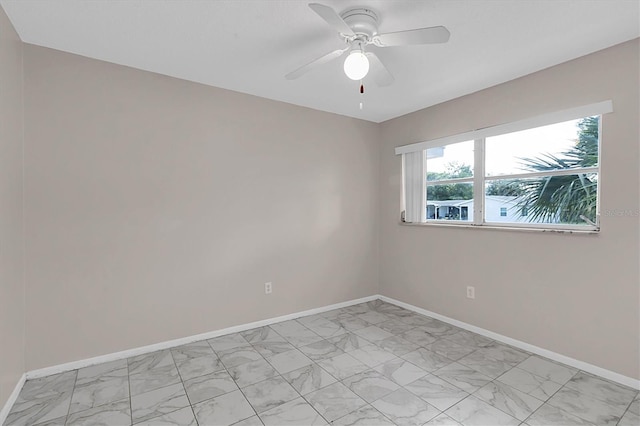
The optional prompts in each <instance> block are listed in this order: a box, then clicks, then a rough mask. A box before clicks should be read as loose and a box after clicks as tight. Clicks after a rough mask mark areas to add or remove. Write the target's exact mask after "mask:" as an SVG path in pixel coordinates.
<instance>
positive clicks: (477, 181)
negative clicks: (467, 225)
mask: <svg viewBox="0 0 640 426" xmlns="http://www.w3.org/2000/svg"><path fill="white" fill-rule="evenodd" d="M484 145H485V139H484V138H481V139H476V140H474V145H473V146H474V148H473V157H474V158H473V163H474V164H473V224H474V225H482V224H483V223H484V168H485V167H484Z"/></svg>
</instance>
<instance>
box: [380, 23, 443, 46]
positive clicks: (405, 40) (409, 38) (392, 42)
mask: <svg viewBox="0 0 640 426" xmlns="http://www.w3.org/2000/svg"><path fill="white" fill-rule="evenodd" d="M450 35H451V34H450V33H449V30H447V29H446V28H445V27H429V28H419V29H417V30H408V31H398V32H395V33H386V34H378V35H377V36H375V37H374V43H375V44H376V46H380V47H390V46H405V45H408V44H433V43H446V42H447V41H449V36H450Z"/></svg>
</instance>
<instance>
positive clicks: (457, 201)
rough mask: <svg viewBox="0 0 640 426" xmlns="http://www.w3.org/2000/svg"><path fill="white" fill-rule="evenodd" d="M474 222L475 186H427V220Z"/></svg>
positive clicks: (463, 184)
mask: <svg viewBox="0 0 640 426" xmlns="http://www.w3.org/2000/svg"><path fill="white" fill-rule="evenodd" d="M430 219H431V220H434V219H438V220H461V221H473V184H472V183H454V184H448V185H427V220H430Z"/></svg>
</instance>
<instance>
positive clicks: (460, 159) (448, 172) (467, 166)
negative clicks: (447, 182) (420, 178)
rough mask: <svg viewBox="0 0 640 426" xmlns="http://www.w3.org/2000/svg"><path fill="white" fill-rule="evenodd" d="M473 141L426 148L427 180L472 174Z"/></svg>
mask: <svg viewBox="0 0 640 426" xmlns="http://www.w3.org/2000/svg"><path fill="white" fill-rule="evenodd" d="M473 144H474V142H473V141H467V142H460V143H454V144H451V145H447V146H443V147H437V148H430V149H427V181H437V180H442V179H455V178H464V177H472V176H473Z"/></svg>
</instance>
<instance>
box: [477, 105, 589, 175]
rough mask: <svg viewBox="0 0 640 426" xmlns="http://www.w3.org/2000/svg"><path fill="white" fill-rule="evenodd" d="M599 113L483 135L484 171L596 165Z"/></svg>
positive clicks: (516, 170)
mask: <svg viewBox="0 0 640 426" xmlns="http://www.w3.org/2000/svg"><path fill="white" fill-rule="evenodd" d="M598 122H599V117H597V116H596V117H586V118H582V119H579V120H572V121H566V122H564V123H558V124H552V125H550V126H543V127H537V128H535V129H529V130H523V131H521V132H515V133H509V134H506V135H500V136H494V137H490V138H487V139H486V145H485V158H486V169H485V170H486V175H487V176H499V175H504V174H514V173H523V172H541V171H549V170H562V169H572V168H578V167H596V166H597V165H598Z"/></svg>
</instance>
